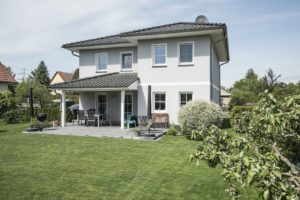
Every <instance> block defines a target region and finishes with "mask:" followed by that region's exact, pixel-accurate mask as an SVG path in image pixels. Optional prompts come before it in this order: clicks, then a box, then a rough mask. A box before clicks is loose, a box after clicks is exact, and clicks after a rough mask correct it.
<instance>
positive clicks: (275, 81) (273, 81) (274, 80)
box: [262, 68, 281, 92]
mask: <svg viewBox="0 0 300 200" xmlns="http://www.w3.org/2000/svg"><path fill="white" fill-rule="evenodd" d="M280 77H281V75H280V74H279V75H276V74H275V72H274V71H273V70H272V69H271V68H269V69H268V71H267V74H266V75H265V76H264V77H263V78H262V80H263V83H264V87H265V89H268V90H269V91H270V92H272V91H273V90H274V88H275V87H276V86H278V85H280V84H281V82H279V78H280Z"/></svg>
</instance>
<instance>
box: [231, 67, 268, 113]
mask: <svg viewBox="0 0 300 200" xmlns="http://www.w3.org/2000/svg"><path fill="white" fill-rule="evenodd" d="M263 91H264V88H263V81H262V80H261V79H259V77H258V75H257V74H256V73H255V72H254V70H253V69H249V70H248V71H247V73H246V75H245V77H244V78H242V79H240V80H238V81H236V82H235V83H234V85H233V87H232V88H231V89H230V92H231V94H232V96H231V102H230V107H232V106H235V105H244V104H245V103H255V102H257V101H258V94H259V93H261V92H263Z"/></svg>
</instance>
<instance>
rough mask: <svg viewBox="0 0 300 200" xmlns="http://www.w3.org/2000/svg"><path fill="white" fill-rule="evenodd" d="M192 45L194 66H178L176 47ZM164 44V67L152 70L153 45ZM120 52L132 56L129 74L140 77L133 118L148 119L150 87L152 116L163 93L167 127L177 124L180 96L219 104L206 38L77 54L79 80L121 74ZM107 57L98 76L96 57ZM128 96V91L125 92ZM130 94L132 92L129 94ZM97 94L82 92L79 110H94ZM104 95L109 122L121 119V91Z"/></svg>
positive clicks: (216, 72) (215, 62)
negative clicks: (100, 54) (165, 50)
mask: <svg viewBox="0 0 300 200" xmlns="http://www.w3.org/2000/svg"><path fill="white" fill-rule="evenodd" d="M181 42H192V43H193V64H190V65H180V64H179V43H181ZM155 44H166V46H167V48H166V49H167V52H166V65H165V66H160V67H156V66H153V51H152V48H153V45H155ZM121 52H132V53H133V67H132V70H131V72H137V73H138V77H139V82H138V90H137V91H133V94H134V101H133V102H134V105H133V110H134V111H133V113H134V114H135V115H147V112H148V102H149V101H148V86H149V85H151V92H152V93H151V97H152V99H151V102H152V106H151V107H152V113H156V112H157V111H156V110H155V109H154V108H155V106H154V94H155V93H165V95H166V109H165V110H163V111H159V112H163V113H168V114H169V119H170V123H177V116H178V111H179V109H180V107H181V106H180V93H182V92H188V93H192V98H193V100H196V99H203V100H206V101H212V102H215V103H218V104H219V103H220V93H219V91H220V65H219V59H218V56H217V54H216V53H215V50H214V45H212V40H211V38H210V37H209V36H189V37H174V38H162V39H151V40H139V41H138V42H137V44H136V46H130V47H115V48H106V49H93V50H80V51H79V66H80V67H79V76H80V78H84V77H90V76H95V75H99V74H103V73H111V72H122V73H126V72H123V71H122V67H121ZM98 53H107V55H108V64H107V70H106V72H98V70H97V64H96V54H98ZM127 92H130V91H127ZM131 92H132V91H131ZM99 93H101V91H98V92H90V91H82V92H79V94H80V98H79V99H80V109H83V110H87V109H90V108H93V107H95V106H96V103H97V99H96V98H97V94H99ZM104 93H105V94H107V101H108V106H107V109H108V110H107V112H108V113H109V114H110V117H111V119H112V120H116V121H119V119H120V91H114V92H112V91H105V92H104Z"/></svg>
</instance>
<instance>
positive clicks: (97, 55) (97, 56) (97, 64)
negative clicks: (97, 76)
mask: <svg viewBox="0 0 300 200" xmlns="http://www.w3.org/2000/svg"><path fill="white" fill-rule="evenodd" d="M100 55H105V56H106V69H99V58H100ZM95 63H96V68H97V69H96V71H97V72H107V68H108V53H106V52H103V53H96V56H95Z"/></svg>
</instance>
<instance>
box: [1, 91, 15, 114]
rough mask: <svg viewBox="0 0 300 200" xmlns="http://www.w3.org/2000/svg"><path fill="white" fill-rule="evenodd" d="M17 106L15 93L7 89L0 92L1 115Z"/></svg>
mask: <svg viewBox="0 0 300 200" xmlns="http://www.w3.org/2000/svg"><path fill="white" fill-rule="evenodd" d="M15 108H16V101H15V99H14V97H13V93H12V92H10V91H8V90H6V91H3V92H0V117H1V116H2V115H3V114H4V113H6V112H7V111H9V110H12V109H15Z"/></svg>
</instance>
